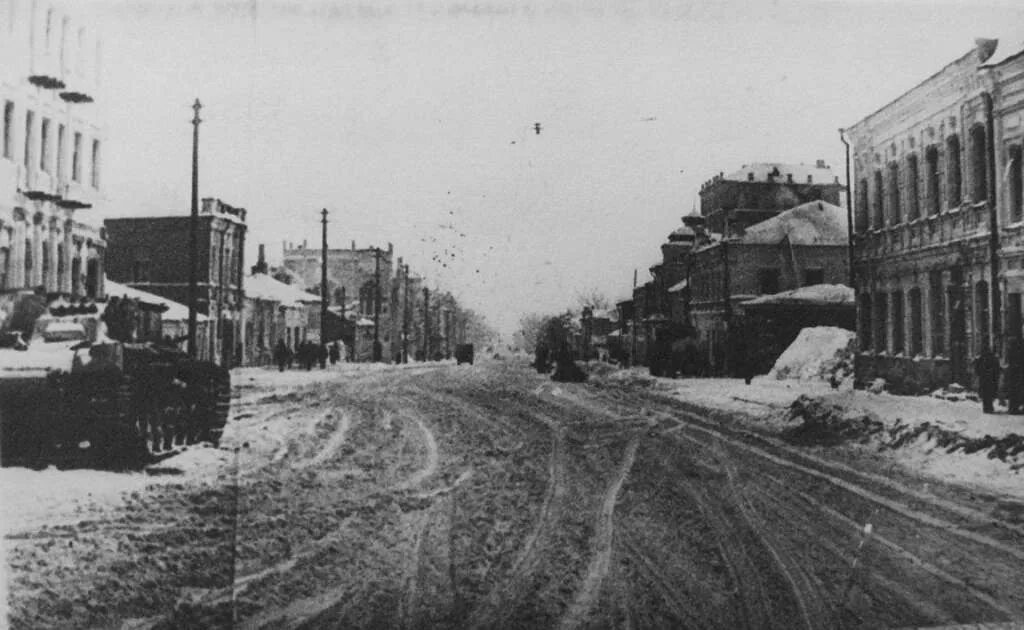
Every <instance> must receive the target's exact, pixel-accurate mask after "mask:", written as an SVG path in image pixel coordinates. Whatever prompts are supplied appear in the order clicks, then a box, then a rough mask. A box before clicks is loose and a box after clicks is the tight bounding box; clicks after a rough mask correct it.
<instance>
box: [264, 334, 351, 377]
mask: <svg viewBox="0 0 1024 630" xmlns="http://www.w3.org/2000/svg"><path fill="white" fill-rule="evenodd" d="M328 360H329V361H330V362H331V365H335V364H337V363H338V361H340V360H341V344H339V343H338V342H337V341H335V342H333V343H329V344H319V343H316V342H315V341H308V340H307V341H303V342H302V343H300V344H299V345H298V347H296V348H295V349H294V350H292V349H291V348H289V347H288V344H286V343H285V342H284V339H278V340H277V345H275V346H274V363H275V364H276V365H277V369H278V370H279V371H281V372H284V370H285V368H290V367H292V365H294V363H295V362H296V361H298V363H299V367H300V368H303V369H305V370H307V371H309V370H312V369H313V364H315V363H318V362H319V364H320V367H321V368H325V367H327V362H328Z"/></svg>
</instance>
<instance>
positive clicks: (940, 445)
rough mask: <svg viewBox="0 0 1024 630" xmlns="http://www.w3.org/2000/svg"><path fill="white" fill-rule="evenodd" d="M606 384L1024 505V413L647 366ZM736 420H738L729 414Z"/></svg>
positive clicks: (622, 372) (817, 384)
mask: <svg viewBox="0 0 1024 630" xmlns="http://www.w3.org/2000/svg"><path fill="white" fill-rule="evenodd" d="M606 378H610V379H613V380H614V379H623V380H644V381H649V382H651V384H652V386H653V387H655V388H656V389H657V390H659V391H661V392H663V393H665V394H668V395H670V396H672V397H674V398H677V399H678V400H680V401H682V402H686V403H688V404H691V405H695V406H698V407H703V408H706V409H709V410H714V411H718V412H725V413H724V414H722V413H720V414H716V415H717V416H718V419H719V420H720V421H722V422H736V423H737V424H739V425H742V426H744V427H747V428H750V429H753V430H756V431H759V432H763V433H769V434H775V435H776V436H777V437H779V438H781V439H787V440H790V441H793V438H794V435H796V434H797V433H799V432H801V431H802V432H803V435H810V434H811V433H812V431H813V435H814V436H817V437H821V436H822V435H824V434H827V437H828V438H831V439H830V440H827V441H826V440H820V441H815V440H814V439H813V438H812V439H807V440H801V441H800V442H799V443H801V444H802V445H806V446H807V447H808V448H828V444H832V445H834V444H837V443H840V442H842V443H845V444H846V445H850V446H853V447H855V448H868V449H870V450H872V451H877V452H878V453H879V454H881V455H882V456H883V457H885V458H887V459H891V460H892V462H893V463H894V464H898V465H900V466H901V467H903V468H905V469H907V470H909V471H911V472H914V473H918V474H924V475H928V476H932V477H935V478H937V479H939V480H942V481H949V482H956V483H961V484H967V485H974V486H977V487H979V489H983V490H986V491H990V492H996V493H999V494H1010V495H1013V496H1014V497H1017V498H1019V499H1021V500H1024V415H1008V414H1007V413H1006V408H1005V407H1000V406H998V405H997V406H996V411H997V413H995V414H985V413H982V410H981V403H980V402H973V401H970V400H958V401H951V400H943V399H939V398H934V397H931V396H894V395H891V394H885V393H882V394H874V393H870V392H868V391H864V390H851V389H850V388H849V387H848V386H847V387H846V388H845V389H841V390H838V391H837V390H834V389H832V388H831V387H830V386H829V385H828V384H827V383H824V382H820V381H799V380H776V379H773V378H769V377H767V376H759V377H756V378H754V380H753V381H752V382H751V384H750V385H747V384H745V383H744V382H743V380H742V379H732V378H684V379H667V378H654V377H651V376H649V375H648V374H647V372H646V370H645V369H643V368H631V369H628V370H619V371H617V372H613V373H611V374H608V375H607V376H606ZM729 414H734V415H729Z"/></svg>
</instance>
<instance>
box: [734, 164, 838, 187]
mask: <svg viewBox="0 0 1024 630" xmlns="http://www.w3.org/2000/svg"><path fill="white" fill-rule="evenodd" d="M822 164H824V163H822ZM751 173H753V174H754V180H753V181H755V182H766V181H768V175H769V174H773V175H774V179H773V180H772V181H775V182H785V181H786V176H787V175H792V176H793V183H794V184H806V183H807V176H808V175H810V177H811V183H813V184H834V183H835V174H834V173H833V172H832V168H831V167H829V166H828V165H824V166H818V165H817V164H787V163H784V162H754V163H753V164H744V165H743V166H742V167H741V168H740V169H739V170H738V171H734V172H732V173H729V174H727V175H725V177H723V178H722V179H724V180H729V181H734V182H746V181H750V174H751Z"/></svg>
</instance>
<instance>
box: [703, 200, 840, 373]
mask: <svg viewBox="0 0 1024 630" xmlns="http://www.w3.org/2000/svg"><path fill="white" fill-rule="evenodd" d="M730 226H731V227H732V228H733V231H732V232H731V233H730V235H729V236H728V237H727V238H722V237H721V235H719V234H712V233H708V232H706V231H704V230H703V229H698V233H697V242H696V244H695V245H694V249H693V251H692V254H691V255H690V258H691V260H690V265H691V266H690V270H689V277H688V283H689V301H688V307H689V312H688V317H689V320H690V322H692V324H693V326H694V327H695V328H696V329H697V334H698V336H699V342H700V345H701V347H702V349H703V351H704V352H705V353H706V354H705V357H706V362H707V366H708V368H709V369H710V371H711V372H712V373H716V374H722V373H725V372H727V371H728V367H729V366H728V364H727V356H728V347H729V340H730V336H731V334H732V331H731V330H730V327H729V323H730V321H731V320H732V318H733V316H734V314H735V313H736V311H737V310H738V308H737V307H738V305H739V304H740V303H741V302H743V301H746V300H749V299H751V298H754V297H758V296H761V295H766V294H773V293H778V292H780V291H786V290H789V289H795V288H798V287H802V286H807V285H814V284H822V283H828V284H841V283H843V282H845V281H846V279H847V275H848V266H847V260H848V251H849V250H848V248H847V219H846V210H845V209H843V208H840V207H838V206H835V205H832V204H830V203H827V202H824V201H814V202H809V203H805V204H802V205H799V206H797V207H795V208H791V209H789V210H786V211H784V212H781V213H779V214H777V215H775V216H774V217H772V218H771V219H768V220H767V221H762V222H760V223H757V224H754V225H751V226H749V227H748V228H746V229H742V228H740V227H739V226H738V225H736V224H733V223H731V222H730ZM726 296H728V300H726Z"/></svg>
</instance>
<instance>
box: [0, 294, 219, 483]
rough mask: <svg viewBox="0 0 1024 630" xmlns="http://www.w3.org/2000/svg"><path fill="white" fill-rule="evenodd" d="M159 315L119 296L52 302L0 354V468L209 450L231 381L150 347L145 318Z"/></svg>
mask: <svg viewBox="0 0 1024 630" xmlns="http://www.w3.org/2000/svg"><path fill="white" fill-rule="evenodd" d="M161 309H166V306H165V305H159V304H156V305H154V304H145V303H141V302H140V301H139V300H137V299H136V300H129V299H120V298H117V297H113V298H110V299H109V300H107V301H106V302H91V301H79V302H77V303H71V302H67V301H65V300H58V301H55V302H53V303H51V304H50V305H49V307H48V308H47V309H46V311H45V312H44V313H43V314H42V315H41V316H40V317H39V318H38V319H37V320H36V322H35V325H34V326H33V329H32V332H31V335H30V337H29V339H28V342H27V348H26V347H25V345H26V344H24V343H22V344H11V347H6V348H0V461H2V463H3V465H5V466H7V465H14V464H27V465H46V464H47V463H56V464H67V463H76V464H77V463H82V462H86V463H87V464H88V465H94V466H99V467H104V468H115V469H123V468H127V467H132V466H136V465H139V464H143V463H146V462H151V461H155V460H157V459H160V458H162V457H164V456H166V455H169V454H172V453H174V452H177V451H178V450H180V449H181V448H182V447H184V446H185V445H188V444H194V443H197V442H201V441H206V442H210V443H212V444H214V445H216V444H217V443H218V442H219V440H220V437H221V432H222V431H223V428H224V425H225V423H226V422H227V417H228V412H229V410H230V404H231V379H230V374H229V373H228V371H227V370H226V369H224V368H222V367H219V366H217V365H215V364H213V363H211V362H209V361H200V360H195V359H192V358H190V357H189V356H188V355H187V354H186V353H184V352H182V351H181V350H179V349H178V348H177V347H175V346H174V345H173V344H168V343H162V342H157V341H155V340H156V339H159V330H160V328H159V317H158V316H157V317H156V318H155V319H154V318H153V317H152V315H153V314H154V313H157V314H158V313H159V312H160V310H161ZM154 322H155V323H156V324H157V325H156V328H155V333H154ZM142 333H147V334H142ZM147 338H148V339H149V340H148V341H144V340H143V339H147Z"/></svg>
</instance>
